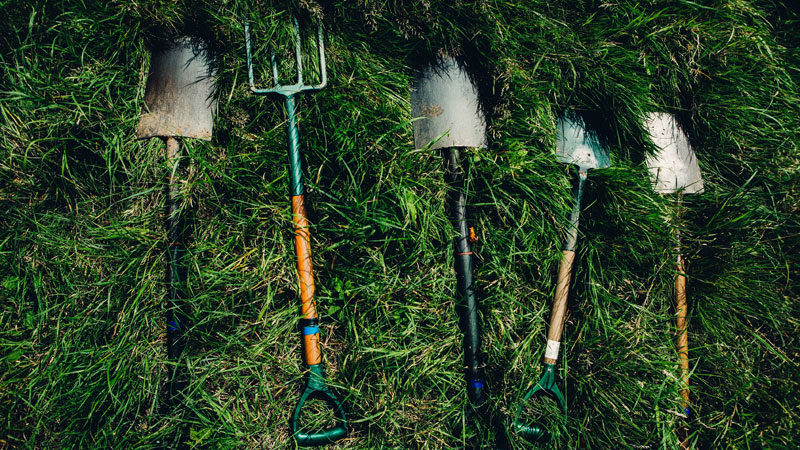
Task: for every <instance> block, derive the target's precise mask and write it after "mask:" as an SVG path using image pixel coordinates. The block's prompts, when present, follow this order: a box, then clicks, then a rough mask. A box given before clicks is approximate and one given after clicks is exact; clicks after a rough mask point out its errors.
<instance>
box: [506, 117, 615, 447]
mask: <svg viewBox="0 0 800 450" xmlns="http://www.w3.org/2000/svg"><path fill="white" fill-rule="evenodd" d="M556 159H558V161H559V162H562V163H566V164H574V165H576V166H578V186H577V188H576V189H575V196H574V201H575V203H574V206H573V207H572V213H571V214H570V224H569V226H568V229H567V233H566V236H565V240H564V246H563V247H562V253H561V262H560V264H559V268H558V281H557V283H556V291H555V297H554V299H553V309H552V310H551V311H550V329H549V331H548V333H547V346H546V347H545V353H544V368H543V369H544V372H543V374H542V377H541V379H540V380H539V381H538V382H537V383H536V385H535V386H534V387H533V388H532V389H530V390H529V391H528V392H527V393H526V394H525V397H524V398H523V399H522V403H520V405H519V407H518V408H517V416H516V418H515V419H514V425H515V428H516V429H517V432H519V433H520V434H521V435H523V436H525V437H526V438H527V439H531V440H534V441H536V440H547V439H549V438H550V436H551V435H552V434H553V432H552V431H551V430H549V429H548V427H547V426H544V425H542V424H541V423H525V422H522V421H521V420H520V415H521V413H522V408H523V406H524V404H525V403H526V402H527V401H528V400H529V399H530V398H531V397H532V396H533V395H534V394H541V395H544V396H545V397H546V398H549V399H551V400H554V401H555V402H556V403H557V405H558V407H559V408H560V409H561V410H562V411H563V415H564V420H566V417H567V405H566V401H565V400H564V395H563V394H562V393H561V391H560V390H559V388H558V384H557V377H556V364H557V363H558V353H559V349H560V347H561V334H562V332H563V329H564V321H565V319H566V310H567V297H569V284H570V279H571V278H572V263H573V261H574V260H575V244H576V243H577V240H578V219H579V217H580V213H581V199H582V198H583V191H584V187H585V185H586V179H587V177H588V173H589V170H592V169H603V168H606V167H609V165H610V161H609V156H608V150H607V149H606V148H605V147H603V145H601V144H600V141H599V140H598V139H597V136H596V135H594V134H591V133H589V132H588V131H587V130H586V126H585V124H584V122H583V120H582V119H581V118H579V117H578V116H569V115H564V116H562V117H560V118H559V120H558V136H557V138H556Z"/></svg>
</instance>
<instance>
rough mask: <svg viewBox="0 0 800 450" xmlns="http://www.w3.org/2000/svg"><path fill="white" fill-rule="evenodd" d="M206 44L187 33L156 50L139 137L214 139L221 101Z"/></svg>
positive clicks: (152, 59)
mask: <svg viewBox="0 0 800 450" xmlns="http://www.w3.org/2000/svg"><path fill="white" fill-rule="evenodd" d="M203 47H204V45H203V43H202V41H200V40H199V39H195V38H192V39H190V38H187V37H183V38H179V39H178V40H176V41H175V42H173V43H171V44H169V45H167V46H166V47H165V48H163V49H161V51H159V52H157V53H154V54H153V57H152V58H151V63H150V75H149V76H148V77H147V88H146V89H145V95H144V103H145V106H144V109H143V111H142V117H141V119H139V128H138V129H137V130H136V137H138V138H140V139H141V138H149V137H164V138H167V137H175V136H183V137H191V138H197V139H204V140H207V141H209V140H211V131H212V129H213V126H214V112H215V111H216V106H217V104H216V100H215V98H214V96H213V92H214V70H213V69H212V67H211V64H210V61H209V58H208V55H207V53H206V52H205V50H204V49H203Z"/></svg>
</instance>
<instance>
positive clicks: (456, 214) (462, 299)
mask: <svg viewBox="0 0 800 450" xmlns="http://www.w3.org/2000/svg"><path fill="white" fill-rule="evenodd" d="M444 153H445V155H444V156H445V168H446V170H445V180H446V181H447V183H448V184H449V185H450V186H451V188H452V189H451V191H450V195H449V203H450V219H451V220H452V222H453V226H454V227H455V228H456V232H457V234H456V237H455V238H454V239H453V253H454V260H455V270H456V311H457V312H458V316H459V327H460V328H461V331H462V333H463V334H464V339H463V347H464V369H465V373H464V375H465V378H466V382H467V396H468V398H469V401H470V404H471V405H472V406H473V407H474V408H477V409H480V408H483V407H484V404H485V402H486V399H485V393H486V389H485V381H484V368H483V364H482V361H481V359H482V358H481V328H480V319H479V317H478V300H477V298H476V296H475V284H474V278H473V266H474V256H473V254H472V245H471V243H470V233H469V226H468V224H467V206H466V195H465V194H464V172H463V170H462V168H461V164H460V162H459V159H460V158H459V156H460V155H459V150H458V149H457V148H448V149H446V150H445V152H444Z"/></svg>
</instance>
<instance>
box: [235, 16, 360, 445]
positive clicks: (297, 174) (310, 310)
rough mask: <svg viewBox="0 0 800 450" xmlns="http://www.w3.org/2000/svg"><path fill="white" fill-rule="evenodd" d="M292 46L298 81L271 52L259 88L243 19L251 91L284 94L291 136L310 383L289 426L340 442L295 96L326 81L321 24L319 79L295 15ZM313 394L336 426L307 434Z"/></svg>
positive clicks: (307, 438) (321, 440)
mask: <svg viewBox="0 0 800 450" xmlns="http://www.w3.org/2000/svg"><path fill="white" fill-rule="evenodd" d="M294 36H295V42H294V47H295V48H294V50H295V69H296V70H297V78H296V82H295V83H294V84H280V80H279V79H278V62H277V59H276V57H275V53H274V52H273V53H272V55H271V58H270V62H271V69H272V79H273V80H272V82H273V85H272V87H271V88H263V89H262V88H257V87H256V83H255V80H254V76H253V57H252V54H251V50H250V25H249V23H247V22H245V42H246V47H247V67H248V73H249V79H250V91H251V92H252V93H253V94H257V95H267V94H270V95H277V96H280V97H283V100H284V101H285V105H286V122H287V137H288V142H289V190H290V194H291V197H292V216H293V219H294V248H295V252H296V253H297V275H298V277H299V281H300V302H301V306H300V314H301V316H302V318H301V319H300V324H301V327H302V335H303V360H304V362H305V364H306V366H307V367H308V369H309V370H308V374H307V377H306V385H305V387H304V389H303V392H302V394H301V395H300V400H299V401H298V402H297V406H296V407H295V409H294V413H292V416H291V419H290V420H289V428H290V429H291V431H292V434H293V435H294V438H295V441H296V442H297V445H300V446H318V445H325V444H330V443H332V442H335V441H338V440H339V439H342V438H343V437H345V436H346V435H347V418H346V416H345V412H344V406H343V405H342V403H341V402H340V401H339V399H337V398H336V396H335V395H334V394H333V392H332V391H331V390H330V389H329V388H328V386H327V384H326V383H325V375H324V372H323V367H322V351H321V349H320V345H319V322H318V320H317V303H316V301H315V300H314V272H313V266H312V263H311V231H310V229H309V224H308V219H307V216H306V207H305V185H304V183H303V168H302V165H301V163H300V132H299V130H298V128H297V118H296V114H295V106H296V104H295V101H296V96H297V95H298V94H300V93H301V92H309V93H310V92H316V91H318V90H320V89H323V88H324V87H325V86H326V85H327V83H328V78H327V72H326V67H325V44H324V41H323V36H322V25H319V26H318V27H317V36H316V38H317V57H318V64H319V84H309V83H306V82H304V81H303V54H302V53H301V37H300V27H299V25H298V23H297V19H294ZM311 398H317V399H320V400H323V401H325V402H326V403H327V404H328V405H329V406H330V407H331V408H332V409H333V413H334V415H335V416H336V423H335V424H334V426H332V427H329V428H327V429H323V430H319V431H316V432H311V433H308V432H306V431H304V430H303V428H302V427H301V426H300V423H299V419H300V413H301V411H302V410H303V406H304V405H305V404H306V402H307V401H308V400H309V399H311Z"/></svg>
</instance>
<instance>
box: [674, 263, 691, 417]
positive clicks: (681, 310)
mask: <svg viewBox="0 0 800 450" xmlns="http://www.w3.org/2000/svg"><path fill="white" fill-rule="evenodd" d="M676 269H677V273H676V274H675V310H676V328H677V331H678V342H677V347H678V361H679V365H680V370H681V397H683V405H682V406H683V409H684V412H685V413H686V415H687V416H689V413H690V412H691V411H690V410H689V336H688V331H687V324H686V273H685V271H684V270H685V266H684V263H683V258H682V257H681V256H680V254H679V255H678V261H677V267H676Z"/></svg>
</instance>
